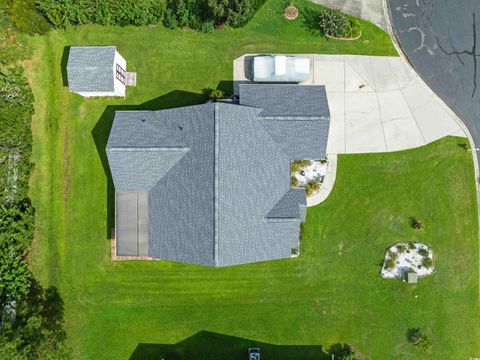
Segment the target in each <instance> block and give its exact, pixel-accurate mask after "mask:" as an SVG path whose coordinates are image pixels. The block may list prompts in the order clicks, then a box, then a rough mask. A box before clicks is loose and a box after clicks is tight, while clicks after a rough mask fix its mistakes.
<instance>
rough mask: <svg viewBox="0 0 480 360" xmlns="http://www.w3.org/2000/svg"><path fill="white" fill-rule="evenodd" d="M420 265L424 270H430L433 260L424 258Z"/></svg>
mask: <svg viewBox="0 0 480 360" xmlns="http://www.w3.org/2000/svg"><path fill="white" fill-rule="evenodd" d="M422 265H423V266H424V267H425V268H427V269H430V268H431V267H432V266H433V260H432V259H431V258H429V257H424V258H423V260H422Z"/></svg>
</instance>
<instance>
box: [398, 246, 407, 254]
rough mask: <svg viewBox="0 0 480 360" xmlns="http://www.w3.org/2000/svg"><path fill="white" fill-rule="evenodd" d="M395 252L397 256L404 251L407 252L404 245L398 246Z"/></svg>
mask: <svg viewBox="0 0 480 360" xmlns="http://www.w3.org/2000/svg"><path fill="white" fill-rule="evenodd" d="M397 250H398V253H399V254H403V253H404V252H405V251H407V246H406V245H404V244H398V245H397Z"/></svg>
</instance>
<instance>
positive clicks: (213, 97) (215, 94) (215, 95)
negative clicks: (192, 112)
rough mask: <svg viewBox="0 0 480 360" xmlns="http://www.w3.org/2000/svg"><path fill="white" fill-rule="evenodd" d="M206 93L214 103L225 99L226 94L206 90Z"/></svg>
mask: <svg viewBox="0 0 480 360" xmlns="http://www.w3.org/2000/svg"><path fill="white" fill-rule="evenodd" d="M206 91H207V93H208V98H209V99H210V100H213V101H216V100H219V99H223V98H224V97H225V94H224V93H223V91H222V90H220V89H206Z"/></svg>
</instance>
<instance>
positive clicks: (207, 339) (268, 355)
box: [130, 331, 331, 360]
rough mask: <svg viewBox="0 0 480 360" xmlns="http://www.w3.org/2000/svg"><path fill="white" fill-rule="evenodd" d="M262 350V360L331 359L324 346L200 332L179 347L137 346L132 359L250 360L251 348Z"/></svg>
mask: <svg viewBox="0 0 480 360" xmlns="http://www.w3.org/2000/svg"><path fill="white" fill-rule="evenodd" d="M249 348H259V349H260V354H261V358H262V359H269V360H275V359H281V360H290V359H291V360H298V359H302V360H330V359H331V354H329V352H325V351H324V350H323V347H322V345H273V344H268V343H264V342H259V341H254V340H250V339H244V338H240V337H235V336H228V335H223V334H218V333H213V332H209V331H201V332H199V333H197V334H195V335H193V336H190V337H189V338H187V339H184V340H182V341H180V342H178V343H177V344H142V343H141V344H138V345H137V347H136V349H135V351H134V352H133V354H132V355H131V356H130V360H149V359H168V360H194V359H215V360H221V359H225V360H226V359H228V360H237V359H238V360H247V359H248V349H249Z"/></svg>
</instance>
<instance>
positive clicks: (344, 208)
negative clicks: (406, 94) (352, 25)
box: [25, 1, 480, 359]
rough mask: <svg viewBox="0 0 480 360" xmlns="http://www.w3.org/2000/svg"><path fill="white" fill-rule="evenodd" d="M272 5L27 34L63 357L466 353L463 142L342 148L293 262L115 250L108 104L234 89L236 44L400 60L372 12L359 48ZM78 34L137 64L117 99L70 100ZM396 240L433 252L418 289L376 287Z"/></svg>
mask: <svg viewBox="0 0 480 360" xmlns="http://www.w3.org/2000/svg"><path fill="white" fill-rule="evenodd" d="M278 3H279V2H278V1H268V2H267V4H266V6H265V7H264V8H262V10H261V11H260V12H259V14H257V16H256V17H255V18H254V19H253V21H252V22H251V23H250V24H249V25H248V26H247V27H245V28H243V29H239V30H230V29H226V30H222V31H216V32H213V33H210V34H201V33H194V32H192V31H188V30H185V31H169V30H166V29H163V28H162V27H143V28H135V27H126V28H115V27H109V28H102V27H99V26H82V27H77V28H70V29H67V30H65V31H53V32H50V33H49V34H47V35H46V36H43V37H35V38H32V39H31V44H32V46H33V48H34V57H33V58H32V60H31V61H29V62H28V63H26V65H25V66H26V74H27V76H28V77H29V80H30V82H31V85H32V88H33V91H34V94H35V98H36V103H35V109H36V115H35V117H34V121H33V133H34V159H33V160H34V162H35V171H34V176H33V178H32V184H31V189H32V190H31V195H32V199H33V202H34V205H35V207H36V214H37V227H36V237H35V242H34V249H33V253H32V256H31V263H32V267H33V271H34V273H35V275H36V276H37V277H38V278H39V279H40V280H41V282H42V283H44V284H53V285H56V286H58V287H59V289H60V292H61V295H62V297H63V300H64V302H65V319H66V329H67V333H68V342H69V344H70V345H71V347H72V351H73V357H74V358H75V359H128V358H130V357H132V358H135V359H144V358H147V357H148V355H149V354H150V355H152V356H157V358H158V356H160V355H163V356H166V359H179V358H182V356H184V357H186V358H190V359H200V358H215V359H221V358H226V359H244V358H245V348H246V347H248V346H251V345H252V344H258V342H261V343H262V344H261V345H260V346H261V347H262V349H264V350H265V351H266V356H265V358H269V359H273V358H276V359H288V358H291V359H299V358H303V359H318V358H320V359H321V358H322V355H321V354H322V349H325V347H328V346H329V345H331V344H333V343H337V342H344V343H348V344H351V345H353V346H355V347H356V348H357V349H358V350H359V351H361V352H362V353H363V354H364V355H365V356H366V357H367V358H372V359H389V358H403V359H412V358H422V357H423V356H426V357H430V358H433V359H439V358H450V359H452V358H467V357H468V356H473V355H479V354H478V353H477V354H475V353H474V351H480V350H478V349H480V336H479V335H480V334H479V331H478V330H477V329H478V326H477V324H478V323H479V321H480V316H479V314H480V313H479V302H478V300H479V287H478V276H479V272H478V269H479V264H478V236H477V233H478V224H477V217H476V213H477V205H476V197H475V181H474V174H473V167H472V159H471V156H470V153H469V152H466V151H465V150H464V149H463V148H462V147H460V146H459V144H461V143H465V142H466V140H464V139H460V138H447V139H444V140H442V141H439V142H436V143H434V144H431V145H429V146H427V147H424V148H420V149H416V150H412V151H407V152H401V153H391V154H386V155H383V154H375V155H355V156H341V157H340V158H339V168H338V177H337V183H336V185H335V189H334V191H333V193H332V194H331V196H330V198H329V199H328V200H327V201H326V202H325V203H324V204H322V205H319V206H317V207H315V208H312V209H310V210H309V211H308V215H307V217H308V219H307V225H306V226H305V228H304V236H303V240H302V256H301V257H300V258H297V259H293V260H284V261H273V262H267V263H260V264H250V265H244V266H236V267H230V268H221V269H212V268H203V267H199V266H191V265H184V264H176V263H171V262H166V261H160V262H116V263H113V262H111V261H110V242H109V240H108V238H107V237H108V233H109V227H110V225H111V220H110V221H109V219H111V215H112V211H111V210H112V208H111V205H112V204H111V194H112V189H111V186H110V188H109V186H108V180H107V179H108V177H107V175H106V171H105V153H104V145H105V143H106V140H107V136H108V133H109V129H110V125H111V121H112V115H113V111H114V109H120V108H124V109H125V108H128V109H135V108H143V109H157V108H167V107H173V106H180V105H187V104H193V103H198V102H201V101H204V100H205V97H204V96H203V95H202V89H204V88H207V87H212V88H215V87H217V86H220V87H222V88H224V89H227V90H229V89H231V80H232V60H233V59H234V58H236V57H238V56H240V55H242V54H244V53H254V52H291V53H357V54H377V55H395V51H394V48H393V46H392V44H391V42H390V40H389V38H388V36H387V35H386V34H385V33H383V32H382V31H380V30H378V29H377V28H375V27H373V26H372V25H370V24H368V23H362V26H363V34H364V35H363V36H362V38H361V39H360V40H358V41H351V42H350V41H347V42H335V41H327V40H325V39H323V38H322V37H320V36H318V35H317V34H314V33H311V32H310V31H309V30H308V28H307V27H306V26H305V25H304V24H303V22H302V20H301V19H300V20H297V21H295V22H287V21H286V20H284V19H283V18H282V16H281V9H282V7H281V6H279V5H278ZM296 3H297V4H301V5H302V4H304V3H303V2H302V1H297V2H296ZM308 6H313V5H308ZM364 40H369V42H368V44H365V43H364ZM85 44H98V45H100V44H115V45H117V46H118V48H119V50H120V52H121V53H122V55H123V56H124V57H125V58H126V59H127V62H128V68H129V69H130V70H136V71H137V72H138V86H137V87H136V88H129V89H128V91H127V98H126V99H125V100H123V99H114V100H112V99H90V100H85V99H83V98H81V97H80V96H77V95H74V94H70V93H68V89H67V88H66V87H64V86H63V84H62V81H63V80H62V71H61V63H62V56H63V51H64V47H65V46H68V45H85ZM109 199H110V200H109ZM410 216H416V217H418V218H421V219H423V220H424V221H425V224H426V228H425V230H423V231H421V232H415V231H413V230H411V229H410V228H409V226H408V218H409V217H410ZM400 240H401V241H408V240H421V241H424V242H426V243H427V244H428V245H430V246H431V247H432V248H433V249H434V251H435V254H436V256H437V270H438V272H437V274H435V275H434V276H432V277H431V278H428V279H422V280H421V281H420V283H419V284H418V285H406V284H404V283H402V282H400V281H386V280H382V279H381V278H380V277H379V275H378V272H379V270H380V266H379V264H380V262H381V260H382V256H383V252H384V250H385V248H386V247H388V246H389V245H391V244H392V243H395V242H397V241H400ZM415 295H418V297H415ZM411 327H420V328H422V329H424V331H425V333H426V334H427V335H428V336H429V337H430V338H431V340H432V343H433V347H432V352H431V353H430V354H424V353H422V352H420V351H418V350H416V349H414V348H413V346H412V345H410V344H408V343H407V340H406V332H407V330H408V329H409V328H411ZM185 339H186V340H185ZM183 340H185V341H183ZM176 343H181V344H179V345H177V346H176V345H164V344H176ZM141 344H150V345H141ZM198 352H200V353H198ZM166 354H167V355H166ZM268 355H270V356H268ZM159 358H161V356H160V357H159Z"/></svg>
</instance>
